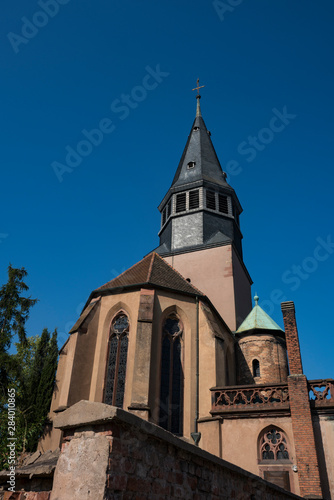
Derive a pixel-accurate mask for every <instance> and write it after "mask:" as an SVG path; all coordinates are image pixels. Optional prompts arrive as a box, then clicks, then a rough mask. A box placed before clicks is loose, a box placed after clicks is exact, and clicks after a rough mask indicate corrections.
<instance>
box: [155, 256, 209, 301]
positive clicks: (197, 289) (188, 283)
mask: <svg viewBox="0 0 334 500" xmlns="http://www.w3.org/2000/svg"><path fill="white" fill-rule="evenodd" d="M153 253H154V254H155V255H156V256H157V257H159V259H161V260H162V261H163V262H164V263H165V264H167V266H168V267H170V268H171V269H172V270H173V271H174V272H175V273H176V274H178V275H179V276H180V278H182V279H183V281H186V283H187V285H189V286H191V287H192V288H194V290H196V291H197V292H199V293H200V294H201V295H205V294H204V293H203V292H202V291H201V290H200V289H199V288H197V287H196V286H194V285H193V284H192V283H191V282H189V281H187V280H186V278H185V277H184V276H182V274H181V273H180V272H179V271H178V270H177V269H175V267H173V266H172V265H171V264H169V262H167V261H166V260H165V259H164V258H163V257H161V255H159V254H158V253H156V252H153Z"/></svg>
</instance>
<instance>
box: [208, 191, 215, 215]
mask: <svg viewBox="0 0 334 500" xmlns="http://www.w3.org/2000/svg"><path fill="white" fill-rule="evenodd" d="M206 208H210V210H216V194H215V192H214V191H207V192H206Z"/></svg>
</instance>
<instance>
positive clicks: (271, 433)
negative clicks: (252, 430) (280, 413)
mask: <svg viewBox="0 0 334 500" xmlns="http://www.w3.org/2000/svg"><path fill="white" fill-rule="evenodd" d="M260 457H261V459H262V460H289V452H288V445H287V439H286V436H285V434H284V432H283V431H281V430H280V429H277V428H275V427H273V428H271V429H269V430H267V431H266V432H265V433H264V434H263V436H262V438H261V440H260Z"/></svg>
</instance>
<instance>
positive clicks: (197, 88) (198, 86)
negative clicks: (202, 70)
mask: <svg viewBox="0 0 334 500" xmlns="http://www.w3.org/2000/svg"><path fill="white" fill-rule="evenodd" d="M203 87H205V85H201V86H200V85H199V78H197V87H195V88H194V89H192V90H197V96H196V97H198V96H199V89H202V88H203Z"/></svg>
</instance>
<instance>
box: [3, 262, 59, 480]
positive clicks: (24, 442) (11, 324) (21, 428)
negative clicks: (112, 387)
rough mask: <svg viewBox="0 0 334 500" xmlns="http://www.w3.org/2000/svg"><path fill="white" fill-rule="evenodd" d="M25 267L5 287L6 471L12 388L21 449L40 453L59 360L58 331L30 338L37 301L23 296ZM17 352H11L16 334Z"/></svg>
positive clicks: (12, 272)
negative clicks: (29, 323)
mask: <svg viewBox="0 0 334 500" xmlns="http://www.w3.org/2000/svg"><path fill="white" fill-rule="evenodd" d="M26 276H27V272H26V270H25V269H24V268H21V269H15V268H13V267H12V266H11V265H9V267H8V282H7V283H6V285H3V286H2V287H1V288H0V470H2V469H3V468H4V467H6V465H7V466H8V464H7V455H8V448H7V430H8V418H7V397H8V393H7V389H8V388H11V389H12V388H13V389H15V392H16V422H15V425H16V429H15V437H16V438H17V441H16V445H17V448H16V451H17V453H19V452H20V451H22V450H23V451H24V450H27V451H34V450H35V449H36V446H37V443H38V439H39V437H40V436H41V435H42V433H43V429H44V427H45V424H46V423H47V418H48V411H49V408H50V404H51V398H52V393H53V389H54V383H55V374H56V368H57V359H58V347H57V332H56V331H55V332H54V333H53V334H52V336H50V333H49V332H48V330H47V329H46V328H45V329H44V330H43V332H42V335H41V336H40V337H39V336H35V337H30V338H27V337H26V331H25V324H26V321H27V319H28V317H29V312H30V308H31V307H32V306H33V305H34V304H36V302H37V300H36V299H31V298H30V297H28V298H27V297H23V296H22V295H23V294H24V292H26V291H27V290H28V286H27V285H26V284H25V282H24V278H25V277H26ZM16 335H17V337H18V340H19V342H17V343H16V344H15V345H16V349H17V352H16V353H15V354H10V353H9V349H10V347H11V345H12V342H13V339H14V336H16Z"/></svg>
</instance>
